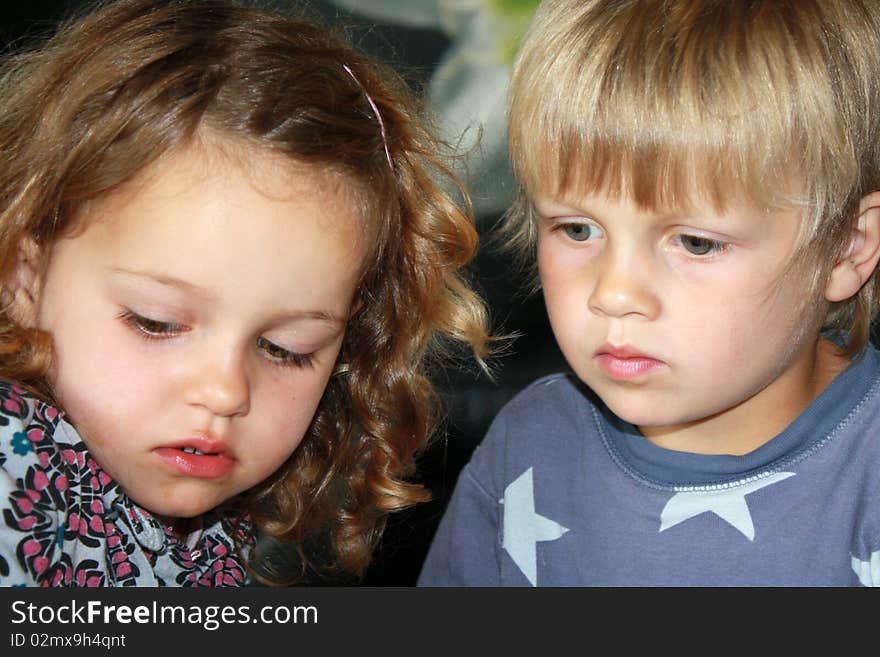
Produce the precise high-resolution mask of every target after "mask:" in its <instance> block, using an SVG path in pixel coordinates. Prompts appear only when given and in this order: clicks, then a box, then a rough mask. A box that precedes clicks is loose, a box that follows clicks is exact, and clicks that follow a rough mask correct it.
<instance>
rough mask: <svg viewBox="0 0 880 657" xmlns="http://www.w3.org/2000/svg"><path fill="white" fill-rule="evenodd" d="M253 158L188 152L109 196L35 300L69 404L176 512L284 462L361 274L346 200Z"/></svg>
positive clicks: (87, 433)
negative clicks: (237, 159)
mask: <svg viewBox="0 0 880 657" xmlns="http://www.w3.org/2000/svg"><path fill="white" fill-rule="evenodd" d="M245 160H246V161H245V162H243V163H240V164H239V163H234V162H233V161H231V160H230V159H229V158H225V157H222V156H219V157H217V156H215V157H207V158H206V156H205V153H204V152H203V151H202V150H195V151H191V150H187V151H184V152H181V153H176V154H174V155H172V156H171V157H169V158H167V159H165V160H163V161H162V162H161V166H159V167H156V168H155V170H154V174H155V175H153V176H152V177H150V178H146V179H144V178H142V179H141V180H139V181H138V183H139V184H137V185H135V186H133V187H131V188H129V189H128V190H126V191H123V192H119V193H117V194H115V195H113V196H111V197H109V198H106V199H103V200H100V201H98V202H96V203H95V204H93V206H92V207H91V208H90V209H88V211H87V213H86V215H85V216H84V217H83V220H84V222H85V223H84V226H85V227H84V230H82V231H80V232H78V233H76V234H74V235H72V236H70V237H68V238H65V239H61V240H60V241H59V242H57V243H56V244H55V245H54V247H53V249H52V251H51V256H50V261H49V268H48V271H47V274H46V278H45V281H44V285H43V288H42V293H41V294H40V295H39V301H38V310H39V316H38V322H39V325H40V326H41V327H42V328H44V329H46V330H48V331H49V332H50V333H51V334H52V336H53V338H54V344H55V350H56V355H57V358H56V363H55V367H54V369H53V372H52V376H51V380H52V384H53V386H54V390H55V393H56V396H57V397H58V400H59V402H60V404H61V406H62V407H63V408H64V410H65V411H66V412H67V413H68V414H69V416H70V419H71V421H72V422H73V424H74V425H75V426H76V428H77V430H78V431H79V432H80V434H81V436H82V438H83V440H84V441H85V443H86V444H87V446H88V447H89V449H90V451H91V453H92V455H93V456H94V457H95V459H96V460H97V461H98V462H99V463H100V464H101V466H102V467H103V468H104V470H105V471H106V472H107V473H108V474H110V475H111V476H112V477H113V478H114V479H116V480H117V481H118V482H119V483H120V485H121V486H122V488H123V490H125V491H126V492H127V493H128V494H129V496H130V497H132V499H134V500H135V501H136V502H138V503H139V504H141V505H142V506H144V507H146V508H147V509H148V510H150V511H152V512H153V513H155V514H158V515H162V516H171V517H190V516H194V515H196V514H200V513H203V512H205V511H207V510H209V509H211V508H213V507H214V506H216V505H217V504H219V503H221V502H223V501H225V500H227V499H229V498H230V497H232V496H234V495H236V494H238V493H240V492H242V491H244V490H246V489H248V488H250V487H252V486H254V485H255V484H257V483H259V482H261V481H263V480H264V479H266V478H267V477H268V476H269V475H270V474H272V472H273V471H275V470H276V469H277V468H278V467H279V466H280V465H282V464H283V463H284V462H285V461H286V460H287V458H288V457H289V456H290V455H291V453H292V452H293V451H294V450H295V449H296V447H297V446H298V444H299V443H300V441H301V440H302V438H303V435H304V433H305V432H306V430H307V428H308V426H309V424H310V422H311V420H312V416H313V414H314V412H315V409H316V407H317V405H318V403H319V401H320V399H321V396H322V394H323V392H324V388H325V385H326V383H327V380H328V378H329V377H330V375H331V372H332V371H333V368H334V364H335V361H336V357H337V355H338V353H339V350H340V346H341V344H342V340H343V336H344V332H345V327H346V321H347V319H348V316H349V313H350V307H351V304H352V299H353V296H354V293H355V289H356V284H357V281H358V277H359V272H360V263H361V261H362V259H363V251H364V249H365V246H364V242H365V240H361V239H360V238H359V235H360V234H361V232H362V231H360V230H357V229H356V227H357V226H359V225H360V223H359V222H358V220H357V218H356V217H355V215H354V211H353V209H352V207H351V204H350V203H349V202H347V201H346V200H345V197H344V196H342V195H341V194H339V193H338V192H337V190H336V189H334V188H331V187H329V186H328V185H327V184H323V183H322V181H321V180H320V179H318V178H315V177H312V176H310V175H308V174H307V173H304V172H300V173H297V172H295V171H292V170H291V169H290V168H289V167H285V166H283V165H282V164H280V163H279V162H278V161H275V160H273V159H271V158H270V156H266V155H263V154H261V153H259V152H257V153H253V154H251V155H249V156H247V157H246V158H245ZM255 181H256V183H255ZM194 450H199V451H198V452H195V451H194Z"/></svg>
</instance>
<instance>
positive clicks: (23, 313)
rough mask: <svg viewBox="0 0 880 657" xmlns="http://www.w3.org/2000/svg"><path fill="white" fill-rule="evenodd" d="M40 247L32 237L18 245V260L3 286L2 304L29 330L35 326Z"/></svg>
mask: <svg viewBox="0 0 880 657" xmlns="http://www.w3.org/2000/svg"><path fill="white" fill-rule="evenodd" d="M41 278H42V276H41V267H40V247H39V246H38V245H37V243H36V241H35V240H34V239H33V238H32V237H25V238H23V239H22V241H21V242H20V243H19V245H18V260H17V262H16V263H15V269H14V270H13V271H12V275H11V276H10V277H9V279H8V280H7V281H6V282H5V284H4V285H3V292H2V303H3V307H4V308H5V309H6V311H7V313H8V314H9V316H10V317H12V319H13V320H15V321H16V322H17V323H18V324H20V325H22V326H26V327H29V328H32V327H35V326H36V324H37V303H38V300H39V293H40V289H41V284H42V281H41Z"/></svg>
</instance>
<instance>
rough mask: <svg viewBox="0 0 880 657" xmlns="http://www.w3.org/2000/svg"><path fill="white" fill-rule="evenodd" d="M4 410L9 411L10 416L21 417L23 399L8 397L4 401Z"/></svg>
mask: <svg viewBox="0 0 880 657" xmlns="http://www.w3.org/2000/svg"><path fill="white" fill-rule="evenodd" d="M3 409H4V410H6V411H9V413H10V415H14V416H15V417H21V414H22V413H21V397H17V396H13V397H7V398H6V399H5V400H4V401H3Z"/></svg>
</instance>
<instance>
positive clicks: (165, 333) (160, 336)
mask: <svg viewBox="0 0 880 657" xmlns="http://www.w3.org/2000/svg"><path fill="white" fill-rule="evenodd" d="M119 319H121V320H122V321H123V322H124V323H125V324H126V325H127V326H129V327H130V328H132V329H133V330H134V331H136V332H137V333H138V334H139V335H140V336H141V337H143V338H145V339H147V340H166V339H168V338H174V337H177V336H178V335H180V334H182V333H186V332H187V331H188V330H189V328H188V327H187V326H185V325H183V324H178V323H176V322H164V321H162V320H158V319H151V318H150V317H144V316H143V315H140V314H138V313H136V312H134V311H133V310H130V309H126V310H124V311H123V312H122V313H121V314H120V315H119Z"/></svg>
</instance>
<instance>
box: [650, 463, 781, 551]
mask: <svg viewBox="0 0 880 657" xmlns="http://www.w3.org/2000/svg"><path fill="white" fill-rule="evenodd" d="M794 474H795V473H794V472H777V473H776V474H772V475H770V476H769V477H764V478H763V479H758V480H757V481H751V482H749V483H746V484H742V485H740V486H735V487H731V488H724V489H720V490H708V491H707V490H699V491H683V492H680V493H676V494H675V495H673V496H672V497H671V498H669V501H668V502H666V506H665V507H663V511H662V512H661V513H660V531H661V532H662V531H664V530H666V529H669V528H670V527H673V526H675V525H677V524H678V523H680V522H684V521H685V520H689V519H690V518H693V517H695V516H698V515H700V514H702V513H708V512H711V513H714V514H715V515H717V516H718V517H720V518H722V519H723V520H726V521H727V522H729V523H730V524H731V525H733V526H734V527H736V528H737V529H738V530H739V531H740V532H742V534H743V536H745V537H746V538H747V539H749V540H750V541H753V540H755V525H754V523H753V522H752V514H751V511H749V505H748V504H746V495H748V494H749V493H754V492H755V491H756V490H760V489H761V488H764V487H766V486H771V485H773V484H775V483H778V482H780V481H783V480H784V479H788V478H789V477H793V476H794Z"/></svg>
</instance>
